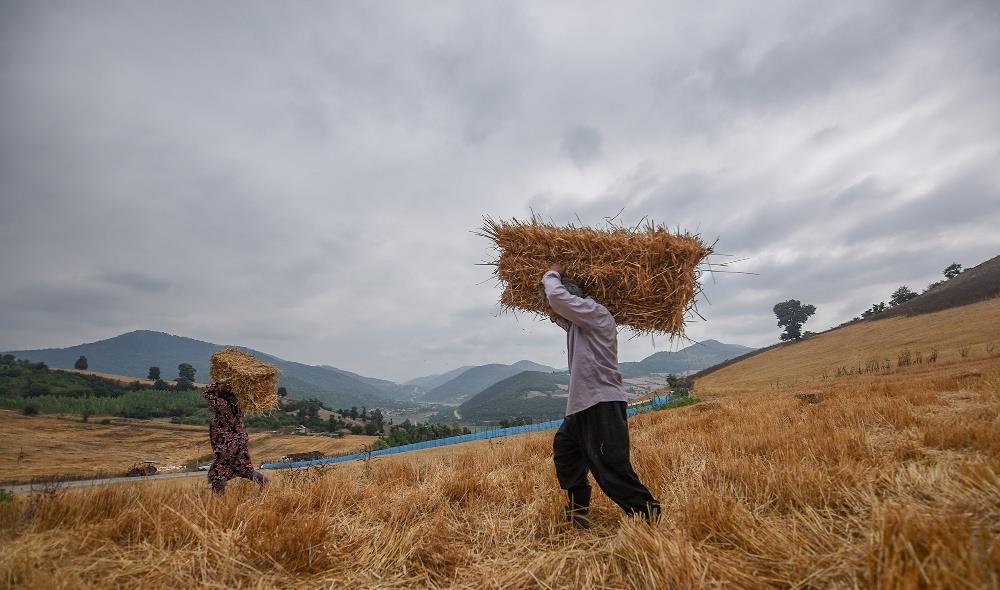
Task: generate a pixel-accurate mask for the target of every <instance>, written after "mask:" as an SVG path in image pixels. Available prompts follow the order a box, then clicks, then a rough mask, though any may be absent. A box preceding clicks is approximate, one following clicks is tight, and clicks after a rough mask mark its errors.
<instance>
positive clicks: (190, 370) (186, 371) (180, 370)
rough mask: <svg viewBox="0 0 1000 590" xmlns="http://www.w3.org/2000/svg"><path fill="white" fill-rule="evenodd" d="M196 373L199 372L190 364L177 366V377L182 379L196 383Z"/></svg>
mask: <svg viewBox="0 0 1000 590" xmlns="http://www.w3.org/2000/svg"><path fill="white" fill-rule="evenodd" d="M195 373H197V371H196V370H195V368H194V367H192V366H191V365H190V364H189V363H181V364H179V365H177V376H178V377H180V378H181V379H187V380H188V381H190V382H192V383H194V374H195Z"/></svg>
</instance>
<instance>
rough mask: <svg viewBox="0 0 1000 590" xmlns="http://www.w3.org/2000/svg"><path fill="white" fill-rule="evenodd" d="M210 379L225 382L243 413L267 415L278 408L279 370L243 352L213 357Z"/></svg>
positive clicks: (225, 351) (228, 351)
mask: <svg viewBox="0 0 1000 590" xmlns="http://www.w3.org/2000/svg"><path fill="white" fill-rule="evenodd" d="M212 380H214V381H221V382H224V383H228V384H229V387H230V389H231V390H232V392H233V395H234V396H235V397H236V403H238V404H239V406H240V407H241V408H243V410H244V411H247V412H266V411H267V410H270V409H271V408H273V407H275V406H276V405H278V394H277V387H278V370H277V369H275V368H274V367H272V366H271V365H268V364H266V363H263V362H261V361H259V360H257V359H256V358H255V357H254V356H253V355H250V354H247V353H245V352H243V351H242V350H238V349H236V348H224V349H222V350H220V351H218V352H216V353H215V354H213V355H212Z"/></svg>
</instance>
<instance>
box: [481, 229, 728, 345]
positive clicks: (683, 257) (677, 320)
mask: <svg viewBox="0 0 1000 590" xmlns="http://www.w3.org/2000/svg"><path fill="white" fill-rule="evenodd" d="M478 234H479V235H481V236H483V237H486V238H489V239H490V240H492V241H493V242H494V243H495V244H496V249H497V250H498V252H499V256H498V258H497V259H496V260H494V261H492V262H490V263H489V264H492V265H494V266H496V269H495V271H494V274H495V276H496V277H497V279H498V280H499V282H500V283H501V284H502V285H503V287H504V290H503V293H502V294H501V296H500V306H501V308H502V309H503V310H505V311H506V310H515V309H517V310H524V311H530V312H537V313H540V314H541V313H545V309H546V306H545V302H544V301H543V300H542V297H541V296H540V295H539V286H540V281H541V278H542V275H543V274H545V271H546V270H548V268H549V265H551V264H560V265H562V267H563V269H564V275H565V276H566V277H569V278H572V279H575V280H576V281H578V282H579V283H580V284H581V286H582V287H583V288H584V290H585V291H586V293H587V295H588V296H590V297H593V298H594V300H596V301H597V302H598V303H601V304H602V305H604V306H605V307H607V308H608V311H610V312H611V314H612V315H613V316H614V317H615V321H616V322H617V323H618V325H620V326H627V327H629V328H631V329H632V330H633V331H634V332H635V333H636V334H645V333H653V332H662V333H669V334H675V335H676V334H682V333H683V332H684V322H685V317H686V316H687V312H688V311H689V310H691V309H693V306H694V300H695V297H696V296H697V294H698V293H699V291H700V288H699V285H698V277H699V274H700V273H699V270H698V269H699V265H700V264H701V263H702V261H703V260H704V259H705V258H706V257H707V256H708V255H709V254H711V253H712V248H711V246H708V245H706V244H704V243H703V242H702V241H701V239H700V238H699V237H698V236H696V235H690V234H672V233H670V232H669V231H667V229H666V228H664V227H663V226H658V225H655V224H653V223H651V222H646V223H645V224H644V225H642V226H637V227H634V228H623V227H617V226H614V225H610V226H609V228H608V229H595V228H591V227H576V226H572V225H570V226H567V227H558V226H555V225H552V224H549V223H543V222H541V221H540V220H539V219H537V218H534V217H533V218H532V219H531V221H528V222H523V221H518V220H516V219H512V220H510V221H494V220H493V219H491V218H488V217H487V218H486V219H485V223H484V225H483V227H482V229H481V230H480V231H479V232H478Z"/></svg>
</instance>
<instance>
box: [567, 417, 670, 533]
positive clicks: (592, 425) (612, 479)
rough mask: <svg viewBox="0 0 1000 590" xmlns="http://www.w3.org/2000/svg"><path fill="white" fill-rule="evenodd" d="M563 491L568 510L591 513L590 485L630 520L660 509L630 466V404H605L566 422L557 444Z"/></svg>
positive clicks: (568, 418) (647, 515)
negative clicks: (591, 476) (594, 482)
mask: <svg viewBox="0 0 1000 590" xmlns="http://www.w3.org/2000/svg"><path fill="white" fill-rule="evenodd" d="M552 447H553V457H552V458H553V460H554V461H555V464H556V476H557V477H558V478H559V487H561V488H562V489H564V490H566V491H567V492H568V494H569V510H571V511H576V512H580V513H586V511H587V510H588V509H589V508H590V483H588V481H587V472H588V471H590V472H591V473H593V474H594V479H596V480H597V485H599V486H600V487H601V490H603V491H604V493H605V494H607V496H608V497H609V498H611V500H612V501H614V503H615V504H618V506H620V507H621V509H622V510H624V511H625V512H626V513H628V514H630V515H631V514H641V515H643V516H646V517H649V516H650V511H651V510H654V511H655V512H656V513H658V512H659V503H658V502H657V501H656V499H655V498H653V495H652V494H650V493H649V490H648V489H646V486H644V485H642V482H641V481H639V476H638V475H636V474H635V470H633V469H632V463H631V461H630V460H629V443H628V415H627V413H626V405H625V402H601V403H598V404H595V405H593V406H591V407H589V408H587V409H586V410H583V411H581V412H577V413H575V414H570V415H569V416H566V419H565V420H563V423H562V426H561V427H559V431H558V432H556V437H555V440H554V441H553V444H552Z"/></svg>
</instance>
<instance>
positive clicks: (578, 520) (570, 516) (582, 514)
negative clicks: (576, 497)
mask: <svg viewBox="0 0 1000 590" xmlns="http://www.w3.org/2000/svg"><path fill="white" fill-rule="evenodd" d="M587 512H589V511H588V510H580V509H577V510H570V509H569V508H563V516H565V517H566V522H568V523H570V524H572V525H573V526H576V527H579V528H581V529H589V528H591V527H593V526H594V525H593V523H592V522H590V519H589V518H587Z"/></svg>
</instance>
